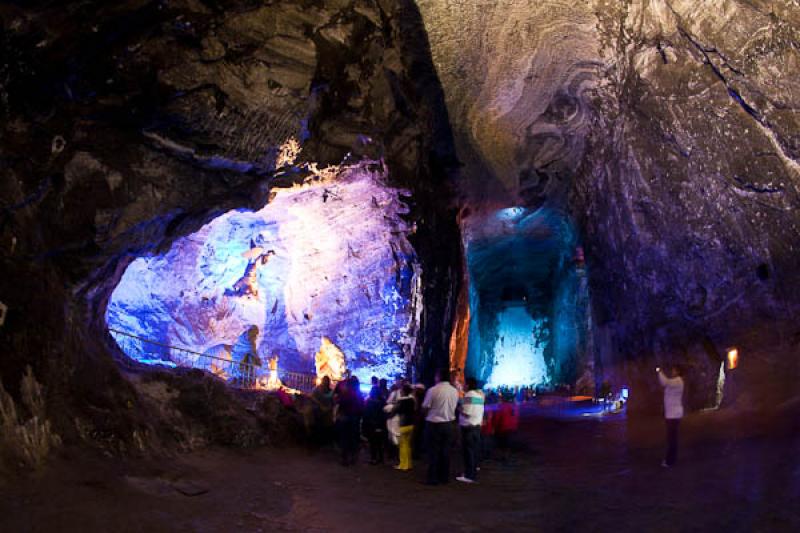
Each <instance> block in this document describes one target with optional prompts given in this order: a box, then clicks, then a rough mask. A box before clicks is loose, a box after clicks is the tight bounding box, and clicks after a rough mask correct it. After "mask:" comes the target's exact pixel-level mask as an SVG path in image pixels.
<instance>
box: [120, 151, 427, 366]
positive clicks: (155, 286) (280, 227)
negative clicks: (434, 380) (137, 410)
mask: <svg viewBox="0 0 800 533" xmlns="http://www.w3.org/2000/svg"><path fill="white" fill-rule="evenodd" d="M385 181H386V175H385V167H383V166H381V165H380V164H379V163H371V164H370V163H368V162H365V163H362V164H360V165H358V166H355V167H352V168H350V169H348V170H346V171H345V172H344V175H343V176H341V177H339V178H338V179H336V180H335V181H327V182H326V181H323V182H319V181H316V182H313V183H311V184H309V185H303V186H296V187H294V188H291V189H280V190H277V194H276V195H275V197H274V199H273V200H272V201H270V202H269V203H268V204H267V205H266V206H265V207H264V208H263V209H260V210H258V211H255V212H248V211H230V212H228V213H226V214H224V215H222V216H220V217H218V218H216V219H214V220H213V221H211V222H210V223H208V224H206V225H205V226H203V227H202V228H201V229H200V230H199V231H197V232H195V233H193V234H191V235H188V236H186V237H184V238H181V239H179V240H178V241H176V242H175V243H174V244H173V246H172V248H171V249H170V250H169V251H168V252H167V253H166V254H163V255H158V256H154V257H142V258H139V259H137V260H135V261H134V262H133V263H131V264H130V266H129V267H128V268H127V270H126V271H125V274H124V275H123V276H122V279H121V280H120V283H119V285H118V286H117V288H116V289H115V290H114V293H113V294H112V296H111V301H110V303H109V307H108V318H107V321H108V324H109V327H111V328H114V329H117V330H121V331H124V332H127V333H130V334H133V335H137V336H140V337H144V338H146V339H150V340H153V341H155V342H158V343H162V344H167V345H173V346H178V347H182V348H187V349H189V350H192V351H196V352H202V353H205V352H206V351H207V350H209V349H211V348H213V347H215V346H218V345H221V344H233V343H234V341H235V340H236V338H237V337H239V335H241V334H242V332H243V331H245V330H246V329H247V328H248V327H250V326H252V325H256V326H258V328H259V330H260V335H259V337H258V344H257V349H258V353H259V355H260V356H261V360H262V361H266V360H267V359H268V358H269V357H270V356H272V355H278V356H279V357H280V368H281V369H282V370H290V371H297V372H307V373H314V371H315V366H314V355H315V354H316V352H317V351H319V349H320V346H321V344H322V339H323V337H325V338H328V339H330V340H331V341H332V342H333V343H334V344H335V345H336V346H338V347H339V348H340V349H341V350H342V351H343V352H344V354H345V358H346V364H347V368H348V369H350V370H352V371H353V372H354V373H355V374H356V375H358V376H359V377H360V378H361V379H362V380H368V379H369V377H370V376H372V375H378V376H380V377H394V376H396V375H398V374H405V372H406V370H407V365H408V364H409V363H410V356H411V354H413V353H414V352H415V343H416V335H417V327H418V316H417V312H416V311H415V309H414V307H413V302H418V301H419V295H418V294H416V297H415V293H414V291H415V290H416V288H417V276H419V274H420V273H421V272H420V269H419V267H418V266H417V265H416V259H415V253H414V250H413V248H412V247H411V245H410V244H409V242H408V240H407V235H408V234H409V232H410V230H411V228H410V227H409V224H408V223H407V222H405V221H404V220H403V219H402V218H401V217H402V215H404V214H406V213H407V212H408V208H407V207H406V206H405V204H404V203H403V201H402V199H401V198H400V196H401V194H403V192H402V191H400V190H397V189H393V188H390V187H388V186H387V185H386V184H385ZM405 194H406V195H407V194H408V193H407V192H406V193H405ZM251 246H255V247H258V248H259V249H261V250H263V251H264V252H267V251H272V252H274V255H270V256H269V261H268V262H267V263H266V264H264V265H262V266H260V267H259V268H258V269H257V270H256V271H255V274H254V275H255V278H254V280H255V285H256V287H255V288H254V290H253V291H252V293H237V292H236V291H234V290H232V287H234V285H235V284H236V283H237V282H238V281H239V280H240V279H241V277H242V274H243V272H245V270H246V269H247V268H248V265H250V266H255V265H259V264H260V260H259V261H258V262H254V261H253V260H252V259H248V258H246V257H245V256H246V255H248V252H249V250H250V249H251ZM415 271H416V272H415ZM122 346H123V347H125V348H126V349H127V350H128V355H129V356H131V357H133V358H135V359H139V360H142V359H147V360H151V359H154V358H157V356H158V354H159V353H162V357H165V358H166V357H167V355H166V354H164V352H163V351H162V350H159V349H157V347H155V348H156V349H155V350H154V346H152V345H149V344H147V343H138V342H133V343H131V342H126V343H123V344H122ZM153 352H155V353H153Z"/></svg>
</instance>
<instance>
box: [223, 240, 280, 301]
mask: <svg viewBox="0 0 800 533" xmlns="http://www.w3.org/2000/svg"><path fill="white" fill-rule="evenodd" d="M243 255H244V256H245V257H246V258H247V259H249V261H248V263H247V266H246V267H245V269H244V274H242V277H241V278H239V280H238V281H237V282H236V283H234V284H233V287H232V288H230V289H227V290H226V291H225V294H226V295H228V296H252V297H253V298H256V299H258V267H259V265H266V264H267V263H268V262H269V259H270V257H271V256H273V255H275V251H274V250H267V251H266V252H264V249H263V248H260V247H258V246H256V245H255V243H253V242H252V241H251V242H250V249H249V250H248V251H247V252H245V253H244V254H243Z"/></svg>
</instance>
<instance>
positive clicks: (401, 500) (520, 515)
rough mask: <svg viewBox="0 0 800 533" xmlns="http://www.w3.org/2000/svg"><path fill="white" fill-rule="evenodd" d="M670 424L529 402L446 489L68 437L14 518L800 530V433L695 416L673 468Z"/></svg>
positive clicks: (298, 463)
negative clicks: (503, 439) (122, 449)
mask: <svg viewBox="0 0 800 533" xmlns="http://www.w3.org/2000/svg"><path fill="white" fill-rule="evenodd" d="M661 423H662V421H660V420H657V419H655V420H646V421H637V422H635V423H634V422H631V421H628V420H626V419H625V418H624V417H622V416H606V417H591V416H584V417H581V416H574V417H573V416H565V415H564V413H559V412H542V411H541V410H537V409H535V408H530V407H528V408H525V409H524V413H523V419H522V425H521V429H520V432H519V434H518V435H517V438H516V449H515V451H514V454H513V457H512V460H511V461H510V462H509V463H508V464H505V465H504V464H501V463H500V462H497V461H488V462H486V463H484V464H483V466H482V469H481V472H480V482H479V483H478V484H476V485H463V484H460V483H458V482H456V481H455V480H454V481H452V482H451V483H449V484H448V485H446V486H437V487H429V486H426V485H423V484H421V483H420V481H421V479H422V477H423V475H424V464H422V463H419V462H418V463H416V464H415V468H414V471H413V472H411V473H400V472H397V471H395V470H393V469H392V468H391V467H390V466H389V465H383V466H370V465H368V464H366V461H365V460H366V457H365V453H363V452H362V463H361V464H358V465H356V466H355V467H351V468H345V467H342V466H340V465H339V464H338V461H337V460H336V459H337V457H336V455H335V453H334V451H333V450H332V449H323V450H319V451H313V452H312V451H308V450H304V449H296V448H295V449H274V448H264V449H259V450H254V451H247V452H243V451H234V450H226V449H214V450H206V451H202V452H196V453H192V454H188V455H181V456H176V457H173V458H169V459H159V460H154V459H149V460H143V459H140V460H124V461H122V460H119V459H111V458H106V457H96V456H90V455H87V454H86V452H83V451H81V452H78V451H76V450H65V451H64V452H63V454H62V457H61V458H59V459H58V460H56V461H55V462H54V463H53V464H52V465H51V466H50V468H49V469H48V470H47V471H46V472H45V473H44V474H42V475H40V476H38V477H28V478H26V479H22V480H6V481H5V482H3V483H2V485H0V531H3V532H17V531H26V532H27V531H59V532H61V531H81V532H89V531H113V532H127V531H143V532H147V533H154V532H158V531H198V532H204V531H347V532H351V531H383V532H386V531H389V530H391V531H392V532H393V533H394V532H402V531H415V532H422V531H501V530H505V531H515V530H516V531H582V532H583V531H614V532H619V531H726V532H727V531H800V437H798V435H797V433H796V432H794V431H791V430H790V431H786V430H785V428H784V429H783V430H776V431H773V432H772V433H770V431H769V428H765V427H755V426H748V425H745V426H744V429H743V426H742V424H741V423H736V424H732V423H728V422H726V421H725V420H724V419H722V418H721V417H720V415H717V414H714V413H712V414H708V413H706V414H697V415H692V416H690V417H688V418H687V419H685V421H684V424H683V427H682V430H683V433H682V445H683V448H682V450H681V457H680V462H679V464H678V465H677V466H676V467H675V468H673V469H663V468H661V467H660V460H661V454H662V443H661V439H662V430H663V428H662V426H661ZM794 427H796V425H795V426H794ZM459 465H460V461H459V460H458V458H457V455H456V454H454V460H453V465H452V466H453V473H454V474H457V473H458V469H459Z"/></svg>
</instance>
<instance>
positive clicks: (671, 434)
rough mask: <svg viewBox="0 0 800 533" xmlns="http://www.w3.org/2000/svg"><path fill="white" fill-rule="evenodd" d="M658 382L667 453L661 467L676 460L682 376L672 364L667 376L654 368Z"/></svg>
mask: <svg viewBox="0 0 800 533" xmlns="http://www.w3.org/2000/svg"><path fill="white" fill-rule="evenodd" d="M656 372H657V373H658V382H659V383H660V384H661V386H662V387H663V388H664V419H665V420H666V424H667V453H666V457H664V461H663V462H662V463H661V466H663V467H666V468H668V467H671V466H673V465H674V464H675V462H676V461H677V460H678V427H679V426H680V422H681V418H683V388H684V385H683V378H682V377H681V369H680V368H679V367H677V366H673V367H672V368H671V369H670V376H669V377H667V375H666V374H664V372H662V371H661V369H660V368H656Z"/></svg>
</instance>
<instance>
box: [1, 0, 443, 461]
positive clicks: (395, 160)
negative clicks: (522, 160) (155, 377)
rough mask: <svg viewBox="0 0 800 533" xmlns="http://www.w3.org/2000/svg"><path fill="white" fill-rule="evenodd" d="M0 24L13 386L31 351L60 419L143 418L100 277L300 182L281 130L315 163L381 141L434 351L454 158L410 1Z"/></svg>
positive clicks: (107, 280)
mask: <svg viewBox="0 0 800 533" xmlns="http://www.w3.org/2000/svg"><path fill="white" fill-rule="evenodd" d="M0 21H2V28H3V30H2V34H1V35H0V39H2V45H1V46H0V50H2V52H0V53H1V54H2V55H3V57H2V61H0V84H1V85H2V87H1V90H0V128H2V130H0V139H2V140H0V161H2V180H0V206H2V212H1V213H2V217H1V218H0V254H1V255H0V261H2V271H3V276H0V301H2V302H3V303H4V304H5V305H7V307H8V313H7V319H6V321H5V325H4V326H2V327H0V344H2V346H3V347H4V355H3V359H2V361H0V376H2V379H3V381H4V383H6V385H7V387H9V388H12V389H13V387H14V386H15V384H17V383H19V376H20V375H21V374H22V372H23V369H24V367H25V366H26V365H27V364H31V365H32V366H33V367H34V370H35V372H36V375H37V376H39V378H40V380H41V381H42V382H43V383H44V385H45V388H46V390H47V391H48V394H49V400H50V402H51V406H52V407H53V409H54V411H55V413H56V414H57V415H58V425H59V431H60V432H61V433H62V434H66V435H67V436H69V435H73V436H75V435H78V434H80V435H104V437H103V438H102V439H100V438H98V439H96V440H98V442H99V441H100V440H102V441H103V442H105V443H109V444H108V447H111V448H113V447H114V446H116V445H115V444H114V443H119V442H123V443H124V442H131V439H132V435H133V434H134V432H135V431H138V432H139V434H140V435H141V434H142V433H143V432H144V433H147V428H148V423H149V422H148V412H149V411H148V409H147V408H146V405H145V404H146V402H144V401H140V399H141V398H143V397H142V396H141V394H138V393H137V392H136V390H135V389H134V388H132V387H131V386H130V385H129V384H128V382H126V381H125V380H124V379H123V378H122V377H121V375H120V374H119V373H118V371H117V369H116V365H115V361H114V360H113V357H117V359H118V361H117V363H119V364H122V365H123V366H125V365H127V367H126V371H127V372H133V371H136V370H137V369H136V367H135V366H130V365H129V364H128V362H127V361H126V359H125V358H124V357H122V354H121V353H120V352H119V351H118V349H117V348H116V346H115V344H114V343H113V341H112V339H111V338H110V336H109V335H108V334H107V333H105V325H104V323H103V322H104V314H105V310H106V306H107V302H108V299H109V296H110V294H111V291H112V289H113V287H114V285H115V284H116V282H117V281H118V280H119V279H120V276H121V275H122V272H123V270H124V268H125V267H126V266H127V265H128V264H129V263H130V262H131V261H132V260H133V259H134V258H136V257H137V256H140V255H146V254H152V253H160V252H164V251H166V250H168V249H169V246H170V245H171V243H172V242H173V241H174V240H175V239H177V238H179V237H181V236H184V235H187V234H189V233H191V232H193V231H196V230H197V229H199V228H200V227H201V226H202V225H203V224H205V223H207V222H208V221H209V220H211V219H212V218H214V217H215V216H218V215H220V214H222V213H224V212H226V211H228V210H230V209H234V208H245V209H257V208H260V207H262V206H263V205H264V204H265V203H266V202H267V200H268V199H269V190H270V187H271V186H273V185H275V184H280V185H281V186H289V185H291V184H292V183H295V182H297V181H302V180H303V179H305V178H306V177H307V176H306V175H305V174H303V173H294V174H284V175H282V176H277V175H276V174H275V168H274V167H275V165H274V162H275V156H276V153H277V150H278V146H279V145H280V144H281V143H283V142H284V141H285V140H286V138H287V137H289V136H291V135H294V136H296V137H297V138H299V139H300V140H301V141H302V143H303V147H304V150H303V156H304V157H306V158H307V160H308V161H315V162H319V163H320V164H321V165H324V164H325V163H328V162H331V163H338V162H340V161H341V160H342V159H343V158H345V156H348V154H349V157H350V158H351V160H358V159H360V158H361V157H363V156H366V157H369V158H371V159H379V158H384V159H385V161H386V163H387V166H388V168H389V176H390V178H389V179H390V181H392V185H393V186H398V187H401V188H404V189H408V190H410V191H411V192H412V194H413V198H412V200H411V201H410V206H409V207H410V213H409V214H408V215H407V218H408V222H409V224H410V225H412V226H415V227H416V234H415V235H413V236H412V240H413V245H414V247H415V249H416V251H417V254H418V256H419V258H420V262H421V264H422V268H423V270H424V272H425V275H424V279H423V282H422V292H423V297H424V299H425V300H426V301H428V302H431V303H430V305H429V306H427V307H426V310H425V313H424V315H423V317H422V322H423V323H422V333H421V341H422V339H424V342H425V343H426V344H427V345H429V346H431V354H432V355H430V357H429V358H428V359H430V360H434V359H435V358H436V357H437V356H439V357H440V358H442V357H444V358H445V360H446V356H447V352H446V349H447V332H449V323H450V320H451V315H452V307H453V304H452V301H453V300H454V298H453V295H454V294H455V293H456V292H457V281H458V280H457V276H456V275H454V274H453V273H455V272H458V271H459V268H458V257H459V255H458V243H457V235H458V230H457V227H456V225H455V222H454V220H455V216H454V214H453V213H452V212H451V211H450V208H449V207H448V206H449V202H448V195H449V192H448V190H447V189H446V187H445V183H444V182H445V177H446V176H447V175H448V174H449V173H450V172H452V171H453V170H452V168H453V161H454V159H453V158H452V154H451V153H450V152H452V147H451V146H450V144H449V143H450V141H449V137H448V135H447V133H448V131H449V130H448V128H447V126H446V124H447V121H446V117H445V115H444V108H443V106H441V105H439V104H438V102H440V101H441V92H440V89H439V87H438V84H437V81H436V77H435V72H434V70H433V68H432V67H431V66H430V59H429V53H428V51H427V41H426V40H425V39H424V38H423V39H420V38H419V35H418V34H415V33H414V32H413V31H411V30H414V28H421V23H420V22H419V16H418V13H417V12H416V10H415V7H414V5H413V4H412V3H410V2H375V1H362V0H353V1H342V2H340V1H330V2H302V3H298V2H290V1H277V2H252V1H219V2H217V1H212V2H196V1H194V0H179V1H175V2H160V1H156V2H140V1H130V2H127V1H123V2H113V3H107V2H66V3H59V4H58V5H51V4H35V5H30V6H28V7H23V6H22V5H17V4H4V5H2V6H0ZM423 37H424V35H423ZM440 239H441V240H440ZM442 243H444V245H443V244H442ZM448 243H452V245H449V244H448ZM416 363H417V365H418V366H419V367H420V368H422V367H424V365H425V362H424V360H422V359H420V360H418V361H416ZM12 393H14V394H16V391H15V390H12ZM77 427H80V428H81V429H80V431H79V430H78V429H76V428H77ZM87 428H89V429H87ZM154 433H157V432H155V431H150V432H149V434H150V435H153V434H154ZM145 440H147V439H146V438H145Z"/></svg>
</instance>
